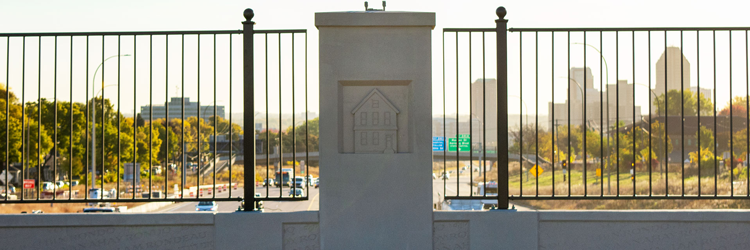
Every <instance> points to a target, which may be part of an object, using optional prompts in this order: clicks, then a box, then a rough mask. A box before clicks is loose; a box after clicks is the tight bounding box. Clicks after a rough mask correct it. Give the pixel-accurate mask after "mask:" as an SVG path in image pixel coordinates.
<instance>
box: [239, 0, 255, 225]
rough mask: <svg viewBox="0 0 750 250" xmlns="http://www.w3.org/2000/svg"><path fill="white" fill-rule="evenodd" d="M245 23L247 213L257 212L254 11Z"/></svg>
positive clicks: (244, 154) (246, 17)
mask: <svg viewBox="0 0 750 250" xmlns="http://www.w3.org/2000/svg"><path fill="white" fill-rule="evenodd" d="M243 15H244V16H245V21H244V22H242V48H243V49H242V51H243V54H242V55H243V66H242V67H243V69H242V75H243V89H244V90H243V95H244V104H243V107H244V108H243V113H244V114H243V117H244V118H243V120H244V124H245V126H244V135H245V137H244V142H243V143H244V145H243V146H244V147H243V159H244V161H245V164H244V181H245V190H244V191H245V193H244V198H245V208H244V210H245V211H254V210H255V117H254V116H253V114H255V91H254V89H253V88H254V86H255V74H254V71H253V66H254V64H253V56H254V53H253V48H254V47H253V35H254V34H255V30H253V25H255V22H253V21H251V19H253V16H254V15H255V14H254V13H253V9H250V8H248V9H245V12H243Z"/></svg>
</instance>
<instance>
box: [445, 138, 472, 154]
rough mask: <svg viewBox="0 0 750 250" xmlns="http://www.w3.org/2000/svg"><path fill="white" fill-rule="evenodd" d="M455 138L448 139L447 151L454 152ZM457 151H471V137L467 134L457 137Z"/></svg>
mask: <svg viewBox="0 0 750 250" xmlns="http://www.w3.org/2000/svg"><path fill="white" fill-rule="evenodd" d="M456 141H457V140H456V138H455V137H454V138H448V151H449V152H456V144H457V143H456ZM458 151H459V152H469V151H471V136H470V135H469V134H459V135H458Z"/></svg>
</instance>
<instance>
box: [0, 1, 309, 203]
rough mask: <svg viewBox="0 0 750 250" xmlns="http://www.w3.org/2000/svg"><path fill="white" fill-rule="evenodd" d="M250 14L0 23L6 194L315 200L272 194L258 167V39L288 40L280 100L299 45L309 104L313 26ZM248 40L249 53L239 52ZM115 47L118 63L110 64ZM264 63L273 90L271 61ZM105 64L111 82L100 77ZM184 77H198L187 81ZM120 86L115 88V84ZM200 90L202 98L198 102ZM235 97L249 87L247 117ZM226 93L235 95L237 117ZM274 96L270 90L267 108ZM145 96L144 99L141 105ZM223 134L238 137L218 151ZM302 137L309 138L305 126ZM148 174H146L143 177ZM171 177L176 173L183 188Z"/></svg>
mask: <svg viewBox="0 0 750 250" xmlns="http://www.w3.org/2000/svg"><path fill="white" fill-rule="evenodd" d="M252 15H253V14H252V10H250V9H248V10H246V11H245V17H246V19H247V21H245V22H243V24H244V26H245V29H244V30H208V31H143V32H62V33H0V42H2V43H4V44H3V45H5V46H4V47H5V53H4V54H5V60H4V63H5V65H4V66H5V67H4V68H5V72H4V80H5V83H6V84H4V86H2V87H4V91H5V93H2V95H3V96H2V99H4V102H5V103H4V104H3V105H4V109H3V112H2V116H3V117H1V118H0V120H3V122H0V126H4V127H3V128H2V134H1V135H0V138H2V139H3V140H4V143H2V145H1V146H0V147H2V148H3V149H2V150H0V151H2V153H4V155H3V156H1V158H2V165H3V167H2V168H0V172H3V173H4V174H2V175H0V179H2V183H3V185H2V187H1V188H2V192H0V195H2V196H3V197H2V199H0V203H50V202H53V203H63V202H68V203H73V202H78V203H80V202H153V201H202V200H213V201H240V200H243V197H245V200H247V201H249V202H250V203H249V204H255V203H256V201H260V200H306V199H307V196H306V195H303V196H293V197H285V196H284V195H282V194H281V192H282V190H281V189H282V186H281V185H280V186H279V192H280V193H279V195H278V196H270V195H269V193H268V190H269V189H271V187H267V188H266V194H265V195H260V196H258V195H257V194H256V193H255V191H256V190H255V185H256V183H259V182H260V181H259V180H256V169H255V166H256V162H255V149H256V141H258V140H256V139H257V138H256V137H257V134H258V132H260V131H256V130H255V118H254V117H253V115H252V114H254V113H255V110H256V108H255V106H254V104H255V101H256V98H255V95H254V94H255V93H254V90H255V89H256V88H258V86H256V85H254V80H255V78H256V77H257V76H256V75H255V74H254V71H253V66H254V64H253V62H254V60H255V59H254V56H255V55H254V51H255V50H262V49H264V50H265V53H264V54H265V57H266V61H267V58H268V57H269V56H270V55H271V54H269V52H268V51H269V44H268V42H267V41H268V37H269V36H277V37H278V39H277V40H278V43H279V46H278V47H275V48H274V49H275V50H278V61H279V68H277V69H274V70H278V75H279V83H278V84H279V106H281V103H282V98H281V97H282V96H281V93H282V89H281V77H282V66H281V65H282V62H281V58H282V52H283V53H288V52H289V53H291V54H292V60H291V62H290V63H291V64H292V66H291V67H292V70H291V72H283V73H284V74H286V75H290V76H291V77H292V88H294V86H295V84H294V75H295V73H298V72H301V70H304V75H305V83H304V84H305V86H304V87H305V91H304V93H305V108H306V107H307V106H306V104H307V98H306V95H307V81H306V80H307V79H306V75H307V47H306V44H307V35H306V30H254V29H253V27H252V25H253V22H251V21H250V19H251V18H252ZM287 34H288V35H290V36H291V39H292V46H287V47H282V46H281V45H282V36H284V35H287ZM299 35H304V38H303V41H304V42H305V43H304V44H305V46H304V51H302V52H301V53H302V54H304V56H305V58H304V60H305V61H304V66H303V67H304V69H300V66H297V67H296V68H295V66H294V64H295V61H299V59H296V58H295V57H294V53H300V52H295V51H294V47H295V46H294V39H295V38H294V37H295V36H299ZM240 36H241V37H240ZM255 38H264V39H265V41H266V42H265V43H261V44H262V45H263V46H265V48H261V47H256V46H254V43H253V40H255ZM237 39H241V41H242V43H237ZM201 43H203V45H201ZM238 47H239V48H238ZM241 51H244V55H240V56H237V55H236V54H237V53H239V52H241ZM274 52H275V51H274ZM0 53H1V52H0ZM108 55H112V56H108ZM107 56H108V57H107ZM126 57H127V59H128V62H125V60H126ZM115 58H116V59H117V60H116V66H110V65H111V62H110V64H106V65H105V61H108V60H110V59H115ZM131 58H132V59H131ZM285 63H286V62H285ZM95 64H98V65H99V66H98V67H96V69H95V70H94V71H93V72H92V71H91V69H92V67H90V66H92V65H95ZM297 64H298V65H299V63H297ZM237 65H243V66H244V71H243V75H244V77H243V75H239V74H237V73H236V72H237V71H238V70H237V69H236V68H237ZM265 70H266V74H265V77H266V88H265V90H266V96H267V93H268V70H269V69H268V67H266V68H265ZM34 73H35V74H34ZM299 74H302V73H299ZM34 75H35V76H34ZM97 76H99V78H98V79H100V81H101V84H98V83H94V82H95V81H96V80H97ZM217 78H218V80H217ZM89 80H90V81H91V85H92V86H91V87H92V89H89V85H90V84H89ZM238 80H239V81H242V83H243V85H244V88H243V89H244V95H243V96H237V95H238V93H232V91H233V90H235V89H237V85H236V84H234V86H233V82H235V83H236V82H237V81H238ZM105 82H106V83H108V84H111V85H105ZM186 82H188V84H187V86H188V87H191V86H195V89H186ZM29 83H31V84H29ZM34 83H35V84H34ZM65 85H67V86H65ZM243 85H240V86H243ZM110 86H112V87H116V88H117V90H116V91H112V92H109V91H106V92H105V88H106V87H110ZM58 88H61V89H67V91H65V92H67V93H65V92H63V93H60V91H59V90H58ZM170 88H176V90H175V91H176V92H175V94H174V95H171V96H170V94H169V91H170ZM28 90H32V91H33V90H35V92H36V95H35V96H34V93H27V92H30V91H28ZM83 91H85V93H82V92H83ZM94 91H96V92H94ZM186 91H187V92H188V93H187V95H186ZM123 93H125V95H124V96H122V95H121V94H123ZM155 93H160V94H163V99H162V100H156V101H155V100H154V98H157V99H158V98H159V97H158V96H156V94H155ZM58 94H60V95H58ZM64 94H67V96H65V95H64ZM90 94H93V95H92V96H90ZM206 95H208V98H206ZM29 96H32V98H29ZM190 96H194V97H196V98H197V102H190V101H189V97H190ZM66 97H67V98H66ZM131 97H132V99H131ZM236 98H244V107H241V108H243V109H242V111H243V113H244V114H245V115H243V116H244V129H242V128H240V126H239V125H238V124H236V123H237V122H238V120H237V118H236V117H233V111H236V110H233V105H232V104H233V100H235V99H236ZM66 99H67V100H66ZM112 99H116V100H112ZM146 100H147V101H146ZM206 100H207V101H206ZM240 100H242V99H240ZM284 101H285V102H291V103H292V107H294V91H292V92H291V100H289V99H284ZM219 102H226V106H228V113H229V115H228V119H227V118H225V115H224V112H225V111H224V108H223V106H220V105H218V103H219ZM124 103H128V104H130V105H132V108H133V110H132V111H133V112H132V113H130V114H127V113H125V112H127V108H128V107H129V105H128V107H126V106H125V105H126V104H124ZM202 103H210V104H209V105H203V104H202ZM268 103H269V102H268V98H266V99H265V108H266V114H268ZM138 104H142V105H141V107H140V112H139V110H138V108H139V107H138ZM155 109H156V110H155ZM279 109H280V108H279ZM279 111H281V110H279ZM292 111H294V109H292ZM279 113H281V112H279ZM129 116H131V117H129ZM266 116H267V115H266ZM307 120H308V119H307V117H305V120H304V122H305V128H306V126H307ZM279 122H280V124H279V129H280V130H281V125H282V124H281V119H280V120H279ZM265 131H268V119H266V126H265ZM281 134H282V133H281V132H280V133H279V141H281V138H280V137H281ZM292 134H293V136H295V135H294V134H295V133H294V132H292ZM304 134H305V136H307V131H304ZM220 137H221V138H223V139H226V140H228V142H225V144H226V145H227V147H228V149H224V150H222V152H217V147H216V143H217V141H218V140H219V138H220ZM243 137H244V138H243ZM267 141H269V139H268V137H266V138H265V142H263V141H261V142H260V143H261V144H263V143H265V144H266V145H267V144H269V143H267ZM294 142H295V143H293V144H295V145H296V142H297V138H296V137H295V138H294ZM238 143H244V145H243V146H244V147H242V146H240V147H239V148H244V149H245V150H242V151H238V150H236V149H235V147H237V146H236V145H237V144H238ZM208 144H213V145H211V146H210V147H209V145H208ZM304 145H308V144H307V139H306V138H305V140H304ZM3 146H4V147H3ZM266 152H267V151H266ZM245 155H247V157H244V156H245ZM306 155H307V152H305V157H306ZM251 156H252V157H251ZM239 158H242V160H244V161H245V164H244V166H245V167H244V169H233V165H235V162H236V161H238V159H239ZM266 159H268V157H267V158H266ZM294 160H295V161H296V156H295V159H294ZM248 161H249V162H248ZM269 163H270V162H268V161H266V164H265V165H266V166H265V168H266V172H267V173H268V172H269V170H268V168H269V165H270V164H269ZM259 165H262V164H259ZM280 166H281V165H280ZM240 170H242V171H240ZM295 172H296V169H295ZM142 175H143V176H147V178H148V180H145V179H144V180H140V179H141V176H142ZM292 175H293V176H294V175H295V174H294V173H292ZM265 179H270V176H269V175H268V174H267V175H266V178H265ZM256 181H257V182H256ZM79 184H80V186H83V189H81V187H80V186H78V185H79ZM202 184H203V185H202ZM306 184H307V183H306ZM169 185H176V186H175V190H174V191H172V190H170V188H169ZM243 185H244V191H242V192H240V191H239V190H238V189H239V188H240V186H243ZM189 186H192V188H188V187H189ZM16 188H18V189H20V190H18V191H15V189H16ZM110 188H111V190H109V191H107V190H106V189H110ZM291 188H292V189H294V188H296V187H291ZM233 190H234V191H233ZM238 192H239V193H238ZM217 193H219V194H217ZM253 208H254V206H246V207H245V210H252V209H253Z"/></svg>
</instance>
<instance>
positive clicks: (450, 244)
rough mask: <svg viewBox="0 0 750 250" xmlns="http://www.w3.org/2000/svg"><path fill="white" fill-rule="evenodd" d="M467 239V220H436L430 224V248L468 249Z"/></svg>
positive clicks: (442, 249) (441, 249)
mask: <svg viewBox="0 0 750 250" xmlns="http://www.w3.org/2000/svg"><path fill="white" fill-rule="evenodd" d="M469 239H470V238H469V221H436V222H435V223H434V224H433V225H432V249H440V250H453V249H470V248H469Z"/></svg>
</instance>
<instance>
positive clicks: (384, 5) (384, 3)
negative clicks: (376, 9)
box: [383, 1, 385, 11]
mask: <svg viewBox="0 0 750 250" xmlns="http://www.w3.org/2000/svg"><path fill="white" fill-rule="evenodd" d="M383 11H385V1H383Z"/></svg>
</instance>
